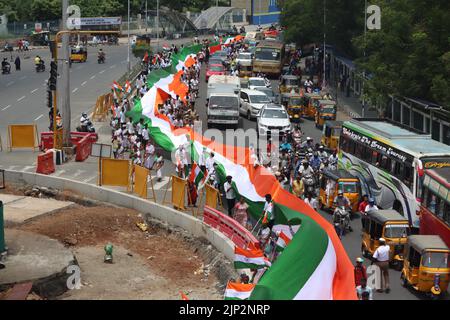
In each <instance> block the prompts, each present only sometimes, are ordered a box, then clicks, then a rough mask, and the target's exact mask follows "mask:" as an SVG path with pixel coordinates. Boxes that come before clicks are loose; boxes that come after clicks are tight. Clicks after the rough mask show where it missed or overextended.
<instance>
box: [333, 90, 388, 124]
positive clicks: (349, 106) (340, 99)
mask: <svg viewBox="0 0 450 320" xmlns="http://www.w3.org/2000/svg"><path fill="white" fill-rule="evenodd" d="M329 90H330V91H331V95H332V96H333V97H335V99H336V102H337V105H338V109H340V110H342V111H343V112H345V113H347V114H348V115H349V116H350V117H352V118H361V117H363V114H362V113H363V112H362V102H361V101H360V100H359V97H356V96H354V95H353V94H352V93H351V92H350V97H346V95H345V92H342V91H340V90H336V88H333V87H331V88H329ZM378 117H379V115H378V112H377V111H376V109H372V108H369V107H368V106H367V105H366V108H365V112H364V118H378Z"/></svg>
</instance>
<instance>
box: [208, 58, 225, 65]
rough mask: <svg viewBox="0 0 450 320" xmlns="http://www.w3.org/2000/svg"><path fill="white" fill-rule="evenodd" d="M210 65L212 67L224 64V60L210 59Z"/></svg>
mask: <svg viewBox="0 0 450 320" xmlns="http://www.w3.org/2000/svg"><path fill="white" fill-rule="evenodd" d="M209 64H210V65H212V64H222V60H220V59H210V60H209Z"/></svg>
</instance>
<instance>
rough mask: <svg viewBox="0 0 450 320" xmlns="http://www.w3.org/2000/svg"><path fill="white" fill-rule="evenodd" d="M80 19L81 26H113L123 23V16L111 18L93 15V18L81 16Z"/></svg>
mask: <svg viewBox="0 0 450 320" xmlns="http://www.w3.org/2000/svg"><path fill="white" fill-rule="evenodd" d="M80 20H81V21H80V22H81V26H112V25H121V24H122V18H121V17H111V18H103V17H92V18H80Z"/></svg>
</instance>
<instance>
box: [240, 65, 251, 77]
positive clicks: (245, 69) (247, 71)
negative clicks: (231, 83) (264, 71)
mask: <svg viewBox="0 0 450 320" xmlns="http://www.w3.org/2000/svg"><path fill="white" fill-rule="evenodd" d="M238 70H239V77H240V78H244V77H251V76H252V74H253V67H252V66H251V65H249V66H242V65H239V68H238Z"/></svg>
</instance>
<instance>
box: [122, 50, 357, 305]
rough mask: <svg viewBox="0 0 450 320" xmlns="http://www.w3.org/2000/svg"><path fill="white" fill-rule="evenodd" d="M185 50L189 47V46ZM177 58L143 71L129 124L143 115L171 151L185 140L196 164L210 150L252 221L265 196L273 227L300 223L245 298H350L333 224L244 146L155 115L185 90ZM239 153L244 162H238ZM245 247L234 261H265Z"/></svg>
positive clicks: (349, 270) (345, 260)
mask: <svg viewBox="0 0 450 320" xmlns="http://www.w3.org/2000/svg"><path fill="white" fill-rule="evenodd" d="M189 50H192V51H195V48H190V49H189ZM186 51H187V50H186ZM185 53H186V52H185ZM179 57H180V59H179V60H178V62H177V63H174V65H173V67H171V68H165V70H155V71H153V72H151V73H150V74H149V76H148V84H149V85H150V90H149V91H148V92H147V93H146V94H145V95H144V96H143V98H142V99H140V100H136V101H135V106H134V109H133V110H132V111H131V112H129V113H128V114H127V115H128V116H130V117H132V119H133V121H135V122H137V121H139V119H140V118H141V117H142V118H144V119H145V122H146V124H147V125H148V126H149V131H150V135H151V136H152V138H153V139H154V141H155V142H156V143H157V144H158V145H159V146H160V147H161V148H163V149H164V150H166V151H174V150H175V149H176V148H177V147H178V146H179V145H181V144H183V145H186V143H191V145H192V150H193V152H192V153H191V156H192V160H193V161H196V162H198V155H199V154H201V153H202V152H203V148H204V147H205V148H206V152H214V154H215V156H214V158H215V162H216V163H217V173H218V176H219V178H220V180H221V182H224V181H225V177H226V176H227V175H230V176H232V177H233V181H234V183H235V187H236V191H237V193H238V196H242V197H244V199H245V200H246V202H247V204H248V205H249V214H250V215H251V216H252V217H253V218H254V219H256V220H258V219H259V218H260V217H261V214H262V213H263V208H264V201H265V199H264V196H265V195H266V194H271V195H272V198H273V205H274V208H273V213H274V215H275V225H274V227H273V230H274V231H276V230H282V231H283V232H284V230H286V229H288V228H290V227H292V226H301V227H300V228H301V232H297V233H295V235H294V236H293V237H292V239H291V241H290V242H289V244H287V246H286V247H285V249H284V251H283V254H282V255H280V256H279V257H278V258H277V260H276V261H275V262H274V263H273V265H272V266H271V267H270V268H269V269H268V270H267V271H266V273H265V274H264V277H262V278H261V280H260V281H259V282H258V283H257V285H256V286H255V288H254V290H253V291H252V293H251V295H250V300H253V299H260V300H271V299H284V300H286V299H316V300H317V299H318V300H329V299H337V300H341V299H356V293H355V290H354V276H353V265H352V262H351V260H350V259H349V257H348V255H347V253H346V251H345V249H344V247H343V246H342V243H341V241H340V239H339V237H338V236H337V234H336V232H335V230H334V227H333V226H332V225H331V224H330V223H329V222H328V221H327V220H326V219H325V218H323V217H322V216H321V215H320V214H318V213H317V212H316V211H314V209H312V208H310V207H309V206H308V205H306V204H305V203H304V201H303V200H301V199H299V198H297V197H295V196H294V195H292V194H291V193H289V192H288V191H286V190H284V189H283V188H282V186H281V185H280V184H279V183H278V181H277V180H276V179H275V177H274V176H273V175H271V174H269V173H268V172H267V169H265V168H264V167H262V166H257V167H255V166H253V165H252V164H251V161H250V159H251V151H250V150H249V149H248V148H244V147H236V146H227V145H223V144H221V143H219V142H218V141H212V140H210V139H207V138H206V137H203V136H202V135H201V134H199V133H197V132H195V131H194V129H193V128H189V127H185V128H175V127H173V126H172V125H171V123H170V121H169V119H168V118H167V116H165V115H163V114H160V113H159V110H158V105H159V104H162V103H163V102H164V101H165V99H167V98H168V97H170V96H174V95H175V94H176V92H178V91H183V90H185V88H184V87H183V83H181V82H179V72H182V71H180V69H178V67H179V66H183V65H184V61H185V59H183V56H179ZM175 66H176V67H175ZM180 96H181V97H183V96H182V95H180ZM241 155H243V157H244V160H245V161H242V160H240V158H239V157H240V156H241ZM242 250H243V249H242ZM247 251H249V250H244V252H242V251H240V250H239V249H237V253H238V254H237V255H236V258H237V259H236V263H237V264H238V265H239V264H244V265H245V264H246V263H248V262H251V263H248V264H249V265H252V264H254V265H257V266H264V265H265V264H266V261H265V260H264V256H263V255H262V254H261V253H260V252H259V253H257V252H254V251H250V255H245V254H244V253H245V252H247ZM239 259H240V260H239Z"/></svg>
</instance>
